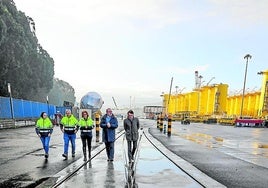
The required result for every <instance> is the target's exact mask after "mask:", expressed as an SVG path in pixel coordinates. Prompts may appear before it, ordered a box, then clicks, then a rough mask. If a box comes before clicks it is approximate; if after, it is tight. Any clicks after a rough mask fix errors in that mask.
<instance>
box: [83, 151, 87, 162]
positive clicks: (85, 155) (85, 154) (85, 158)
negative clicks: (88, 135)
mask: <svg viewBox="0 0 268 188" xmlns="http://www.w3.org/2000/svg"><path fill="white" fill-rule="evenodd" d="M83 154H84V161H87V151H86V150H85V149H84V148H83Z"/></svg>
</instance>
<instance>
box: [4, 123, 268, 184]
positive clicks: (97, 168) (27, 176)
mask: <svg viewBox="0 0 268 188" xmlns="http://www.w3.org/2000/svg"><path fill="white" fill-rule="evenodd" d="M141 123H142V125H143V127H144V130H146V128H149V132H150V133H151V134H152V135H153V137H155V138H156V139H157V140H159V141H160V142H161V143H162V144H160V142H159V143H158V144H157V145H158V146H160V145H163V146H164V145H165V146H166V147H167V148H168V149H166V148H165V147H163V148H162V150H163V151H165V153H168V152H169V150H170V151H172V152H174V153H172V152H171V153H168V155H167V156H168V157H169V158H171V159H172V160H173V161H177V162H176V163H177V164H178V165H179V166H180V167H181V168H182V169H183V170H185V171H186V172H187V173H189V174H190V175H192V176H193V177H194V178H196V179H197V180H198V181H200V182H201V183H202V184H203V185H206V186H205V187H221V186H222V185H221V184H223V185H225V186H227V187H267V185H268V178H267V177H268V162H267V161H268V160H267V157H268V152H267V150H268V149H267V148H268V147H267V143H268V137H267V134H268V129H266V128H234V127H228V126H220V125H212V124H209V125H207V124H197V123H196V124H190V125H181V124H180V123H179V122H172V134H171V136H170V137H168V136H167V135H166V134H163V132H160V131H159V129H157V128H156V121H154V120H143V119H141ZM164 123H165V122H164ZM119 125H122V122H119ZM56 128H57V127H56ZM121 130H122V126H120V127H119V128H118V130H117V131H118V134H120V131H121ZM148 135H149V136H150V134H149V133H148ZM76 143H77V152H76V157H75V158H69V159H68V160H67V161H63V158H62V157H61V154H62V150H63V139H62V134H61V132H60V131H59V132H58V130H57V129H55V130H54V133H53V137H52V140H51V148H50V157H49V159H48V161H45V160H44V156H43V151H42V148H41V142H40V140H39V139H38V138H37V137H36V134H35V133H34V132H33V127H30V128H20V129H12V130H1V135H0V144H1V148H0V152H1V156H0V159H1V162H0V168H1V171H0V177H1V178H0V180H1V182H2V183H3V182H4V181H6V182H9V183H10V182H12V181H13V182H12V183H10V184H1V185H4V186H5V187H8V186H6V185H11V186H10V187H23V186H24V187H26V186H27V185H34V184H33V183H35V184H36V185H37V184H40V186H39V187H50V186H51V185H53V183H55V182H57V181H59V180H60V179H61V177H64V176H66V175H67V174H68V173H69V172H71V171H72V170H74V169H76V168H77V167H78V166H79V165H81V164H83V163H84V162H83V161H82V152H81V141H80V138H79V136H77V141H76ZM156 143H157V141H156ZM92 144H93V147H94V148H95V149H94V150H93V151H92V156H93V153H94V152H95V154H97V153H98V152H100V150H102V149H103V148H102V147H103V145H102V144H101V143H96V141H95V138H94V139H93V142H92ZM117 144H118V145H119V146H116V155H118V156H117V160H116V161H114V162H113V163H112V164H110V163H108V162H107V161H106V156H105V153H104V152H102V153H103V154H100V155H99V156H98V157H96V158H94V159H93V160H92V161H91V162H89V163H87V165H86V166H85V167H84V166H83V168H81V170H79V171H78V172H77V174H76V175H75V176H74V178H71V179H69V180H68V181H67V182H65V184H64V185H61V186H62V187H69V186H71V185H78V184H77V183H81V182H84V183H85V184H81V185H80V186H79V187H81V186H82V187H83V185H95V186H93V187H118V186H119V187H124V185H125V179H126V177H125V164H124V157H123V151H122V150H121V151H120V145H121V144H120V141H119V140H118V143H117ZM149 145H150V144H148V143H146V142H145V143H143V144H142V147H141V150H140V152H139V160H138V162H137V166H136V169H137V171H136V176H135V177H136V183H137V185H138V186H139V187H150V186H151V184H152V183H153V184H154V187H160V186H161V187H163V186H165V187H169V186H168V185H169V184H166V182H165V180H171V181H168V183H171V184H172V182H175V186H170V187H198V185H196V184H192V182H190V183H189V182H188V183H187V180H184V179H183V178H182V179H180V178H178V177H183V176H180V175H179V176H178V177H176V174H180V173H179V172H174V171H173V170H170V168H164V167H165V166H166V164H167V163H168V162H167V161H165V160H166V159H165V158H164V157H160V156H161V155H159V156H158V155H156V154H154V155H150V153H151V152H152V151H151V150H152V149H151V148H149V147H148V146H149ZM175 153H176V154H175ZM178 156H179V157H178ZM158 160H160V161H162V162H160V161H158ZM148 161H150V163H148ZM156 161H157V162H156ZM163 161H164V162H163ZM154 162H155V163H154ZM161 164H164V165H161ZM155 166H157V167H158V168H154V167H155ZM66 167H67V168H66ZM162 167H163V168H162ZM171 169H172V168H171ZM154 170H156V171H157V170H158V172H155V171H154ZM97 174H98V175H97ZM107 174H110V175H108V176H107ZM163 175H166V176H165V177H167V178H161V177H162V176H163ZM94 177H97V178H94ZM100 177H101V178H100ZM109 177H110V178H109ZM173 177H176V178H175V180H180V181H179V182H184V183H185V182H186V184H184V183H182V184H177V183H176V181H175V180H174V181H173V180H172V178H173ZM83 178H84V179H83ZM90 178H92V179H91V180H90ZM213 179H214V180H213ZM44 180H46V181H44ZM215 180H216V181H215ZM43 181H44V182H43ZM42 182H43V184H42ZM92 182H93V184H91V183H92ZM94 182H95V183H94ZM218 182H220V183H221V184H218ZM113 183H114V184H113ZM165 184H166V185H165ZM45 185H48V186H45ZM110 185H114V186H110ZM191 185H192V186H191ZM90 187H91V186H90Z"/></svg>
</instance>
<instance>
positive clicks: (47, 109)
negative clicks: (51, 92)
mask: <svg viewBox="0 0 268 188" xmlns="http://www.w3.org/2000/svg"><path fill="white" fill-rule="evenodd" d="M47 114H48V116H49V101H48V96H47Z"/></svg>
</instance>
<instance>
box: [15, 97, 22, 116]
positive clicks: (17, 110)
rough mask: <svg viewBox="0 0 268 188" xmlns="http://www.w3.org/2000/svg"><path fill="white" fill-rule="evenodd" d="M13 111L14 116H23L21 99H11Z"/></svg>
mask: <svg viewBox="0 0 268 188" xmlns="http://www.w3.org/2000/svg"><path fill="white" fill-rule="evenodd" d="M13 107H14V108H13V109H14V110H13V112H14V118H15V119H17V118H23V117H24V116H23V115H24V113H23V105H22V100H21V99H13Z"/></svg>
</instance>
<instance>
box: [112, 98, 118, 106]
mask: <svg viewBox="0 0 268 188" xmlns="http://www.w3.org/2000/svg"><path fill="white" fill-rule="evenodd" d="M112 98H113V101H114V105H115V108H116V109H118V107H117V104H116V102H115V100H114V97H112Z"/></svg>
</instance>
